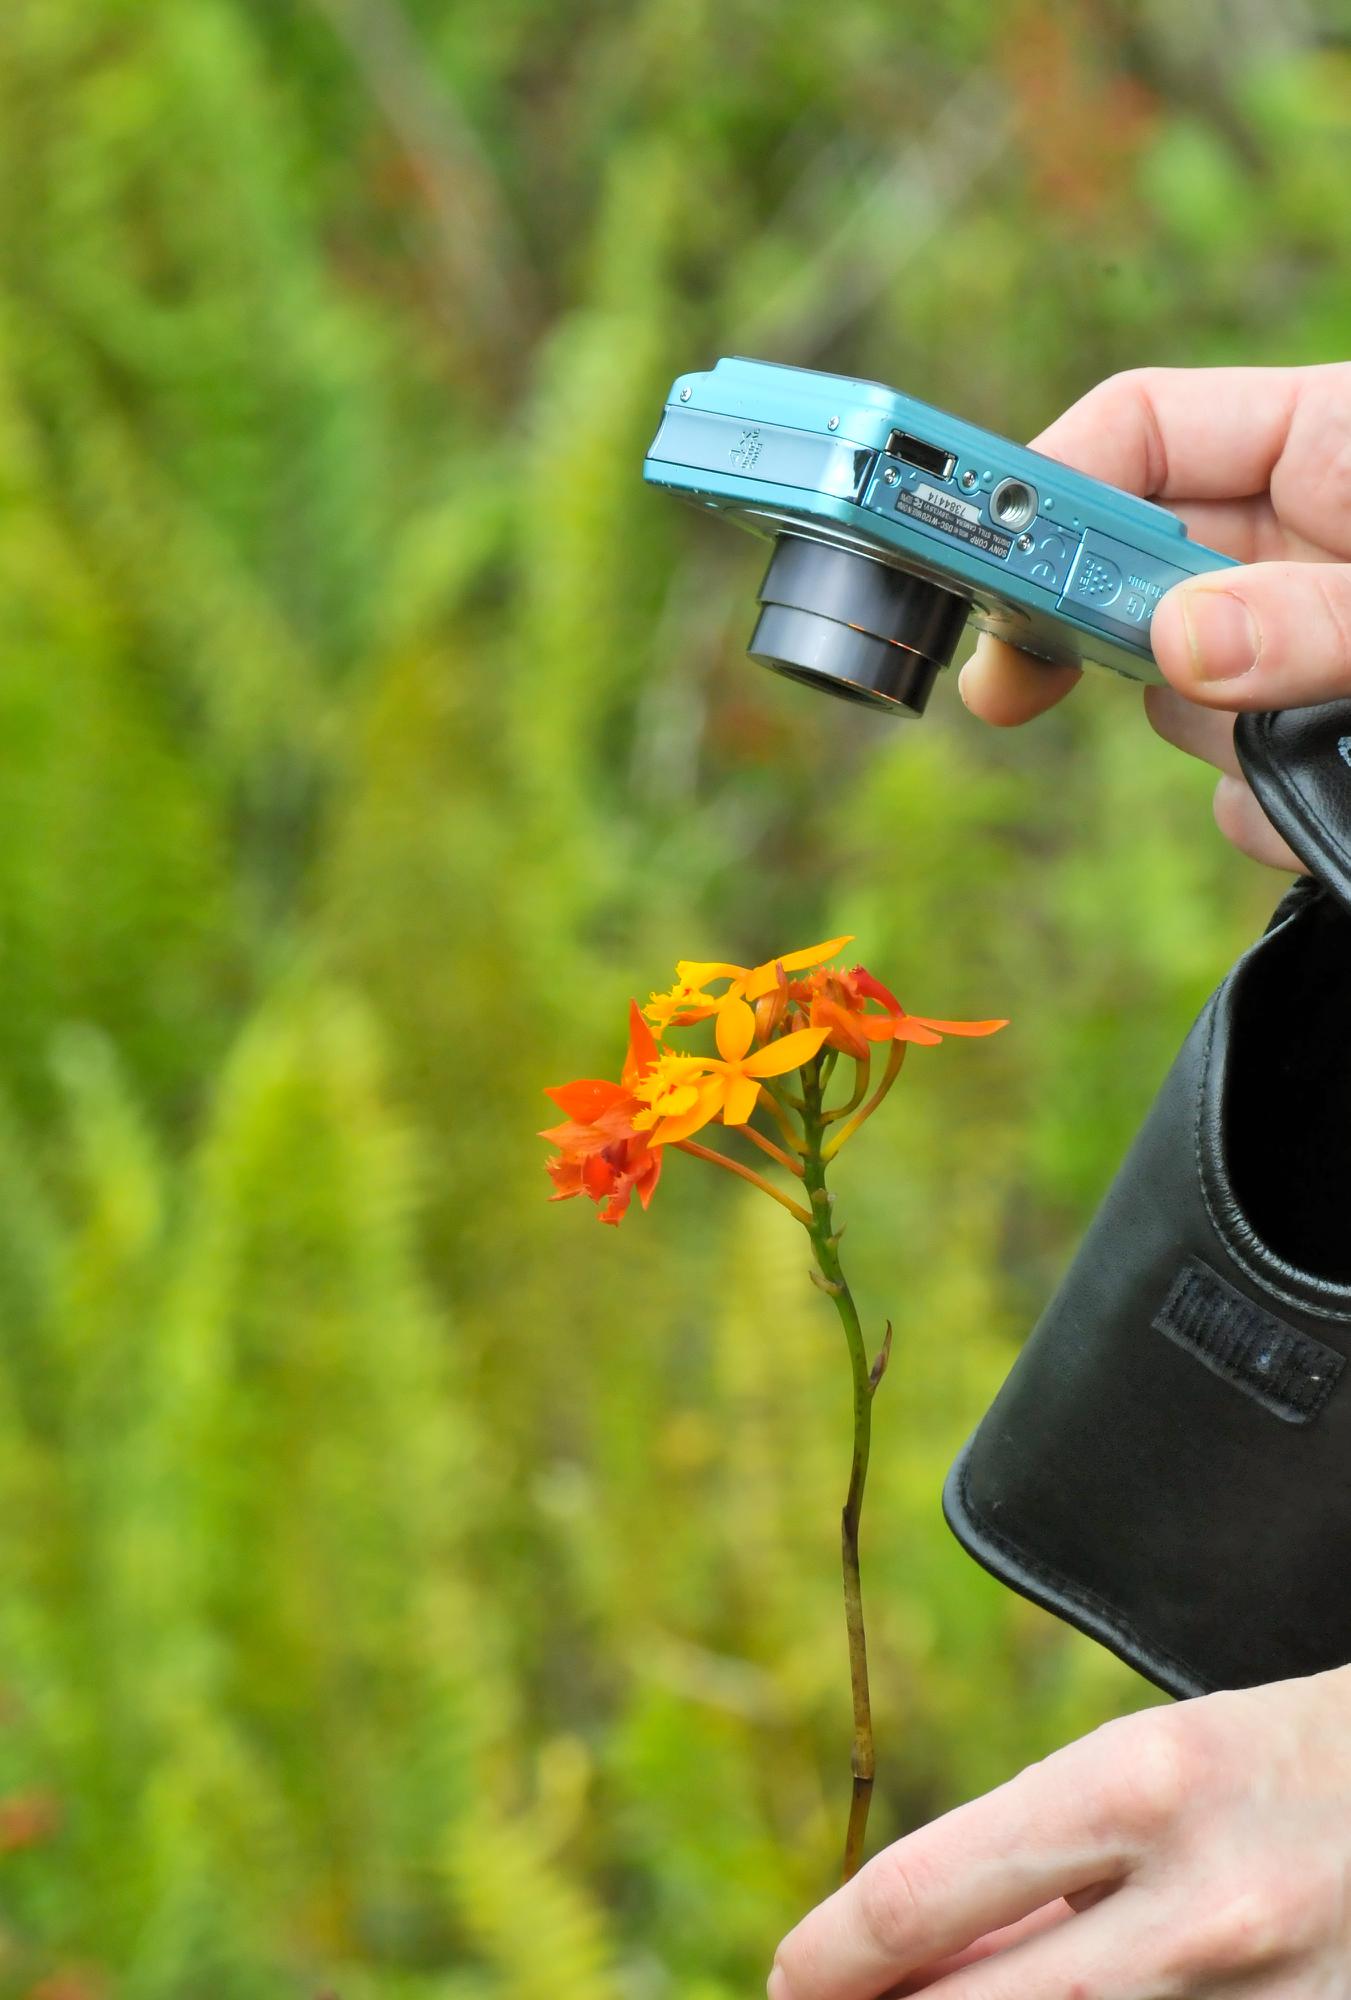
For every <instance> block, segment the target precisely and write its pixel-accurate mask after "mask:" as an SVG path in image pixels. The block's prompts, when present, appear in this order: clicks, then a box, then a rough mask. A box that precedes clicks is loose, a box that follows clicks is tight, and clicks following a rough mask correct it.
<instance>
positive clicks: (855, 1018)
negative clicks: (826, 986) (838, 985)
mask: <svg viewBox="0 0 1351 2000" xmlns="http://www.w3.org/2000/svg"><path fill="white" fill-rule="evenodd" d="M811 1024H812V1026H813V1027H814V1028H824V1029H825V1031H826V1040H827V1041H828V1042H829V1043H830V1045H831V1047H832V1048H837V1049H839V1050H840V1051H841V1053H842V1054H844V1055H847V1056H853V1058H854V1059H855V1061H856V1062H864V1061H866V1059H867V1056H868V1039H867V1036H866V1035H865V1033H864V1024H863V1021H862V1019H861V1018H860V1016H859V1015H858V1014H857V1013H853V1014H851V1013H850V1012H849V1010H848V1008H847V1007H841V1006H840V1005H839V1004H838V1003H837V1002H836V1001H834V1000H827V999H826V998H825V996H824V995H823V994H820V993H818V994H817V995H816V997H815V999H814V1000H813V1001H812V1014H811Z"/></svg>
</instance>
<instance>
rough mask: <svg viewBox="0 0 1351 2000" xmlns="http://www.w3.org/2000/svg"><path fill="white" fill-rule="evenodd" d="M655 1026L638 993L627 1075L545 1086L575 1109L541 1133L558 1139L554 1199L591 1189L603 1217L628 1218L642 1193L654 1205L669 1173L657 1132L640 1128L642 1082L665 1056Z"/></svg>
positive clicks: (552, 1165)
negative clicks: (612, 1079) (663, 1166)
mask: <svg viewBox="0 0 1351 2000" xmlns="http://www.w3.org/2000/svg"><path fill="white" fill-rule="evenodd" d="M659 1053H660V1052H659V1050H658V1048H657V1043H656V1039H655V1037H654V1036H653V1033H652V1030H651V1029H650V1028H649V1027H648V1025H647V1022H646V1021H645V1020H644V1019H643V1017H642V1014H641V1013H640V1011H639V1008H638V1003H637V1001H636V1000H634V1001H630V1002H629V1046H628V1053H627V1055H626V1056H625V1058H624V1068H623V1071H622V1073H621V1080H620V1081H619V1082H618V1083H611V1082H610V1081H609V1079H608V1078H605V1077H579V1078H578V1079H577V1080H576V1081H575V1082H573V1083H563V1084H559V1085H557V1086H556V1087H555V1088H554V1089H552V1090H548V1091H546V1092H545V1095H546V1096H547V1097H551V1098H552V1099H553V1101H554V1103H555V1104H556V1105H557V1106H558V1108H559V1110H560V1111H563V1112H565V1113H566V1114H567V1121H566V1123H565V1124H562V1125H551V1126H549V1127H548V1129H547V1130H546V1131H543V1132H541V1134H540V1137H541V1138H542V1139H547V1140H548V1141H549V1142H550V1144H551V1145H554V1146H557V1147H558V1153H557V1155H556V1157H555V1158H553V1159H551V1160H547V1161H546V1162H545V1165H546V1167H547V1169H548V1172H549V1176H550V1179H551V1180H552V1181H553V1184H554V1192H553V1194H552V1195H551V1196H550V1200H552V1201H569V1200H571V1198H572V1197H573V1196H574V1195H579V1194H585V1195H589V1196H590V1198H591V1200H592V1201H594V1202H595V1203H596V1204H597V1205H598V1206H599V1205H600V1204H601V1203H604V1204H605V1205H604V1207H603V1208H602V1210H601V1216H600V1220H601V1221H602V1222H613V1223H618V1222H621V1221H622V1220H623V1217H624V1214H625V1212H626V1210H627V1208H628V1205H629V1201H630V1198H631V1197H632V1196H633V1195H634V1194H636V1195H637V1196H638V1199H639V1201H640V1202H641V1203H642V1205H643V1207H644V1208H646V1207H647V1206H648V1204H649V1203H650V1201H651V1200H652V1197H653V1195H654V1194H655V1193H656V1189H657V1182H658V1180H659V1179H660V1178H661V1154H660V1152H658V1151H656V1150H654V1148H653V1146H652V1141H651V1135H650V1134H649V1133H647V1132H644V1131H641V1130H639V1128H638V1126H637V1124H636V1123H635V1116H636V1114H638V1113H640V1112H641V1111H642V1110H643V1105H642V1102H641V1100H640V1099H639V1098H638V1097H636V1096H635V1095H634V1088H635V1086H636V1085H637V1084H638V1082H639V1080H640V1079H641V1078H642V1077H643V1076H645V1075H646V1074H647V1072H648V1071H649V1070H650V1069H651V1068H652V1065H653V1064H654V1063H655V1062H656V1061H657V1060H658V1057H659Z"/></svg>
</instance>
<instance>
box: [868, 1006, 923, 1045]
mask: <svg viewBox="0 0 1351 2000" xmlns="http://www.w3.org/2000/svg"><path fill="white" fill-rule="evenodd" d="M863 1032H864V1034H865V1035H866V1036H867V1037H868V1040H869V1041H870V1042H916V1043H918V1044H919V1046H920V1047H921V1048H924V1049H936V1048H937V1047H938V1044H939V1043H940V1042H941V1041H942V1039H943V1037H942V1036H941V1035H936V1034H935V1033H934V1031H933V1029H932V1028H931V1027H930V1026H929V1024H928V1022H927V1021H921V1020H920V1018H919V1016H918V1015H917V1014H888V1015H887V1017H886V1019H885V1021H879V1020H878V1019H877V1017H876V1016H875V1015H874V1016H873V1017H872V1019H870V1020H866V1021H865V1022H864V1023H863Z"/></svg>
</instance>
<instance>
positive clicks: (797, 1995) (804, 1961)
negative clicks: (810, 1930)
mask: <svg viewBox="0 0 1351 2000" xmlns="http://www.w3.org/2000/svg"><path fill="white" fill-rule="evenodd" d="M811 1991H812V1986H811V1950H810V1947H809V1945H808V1944H807V1943H806V1940H805V1939H804V1937H803V1936H802V1931H801V1927H800V1926H799V1928H798V1929H797V1930H795V1931H790V1932H789V1933H788V1936H787V1937H786V1938H784V1940H783V1942H782V1943H781V1944H780V1946H779V1948H778V1950H777V1951H776V1952H775V1954H774V1963H773V1965H772V1966H771V1967H770V1971H769V1979H768V1981H767V1983H766V1986H765V2000H808V1995H809V1994H810V1993H811Z"/></svg>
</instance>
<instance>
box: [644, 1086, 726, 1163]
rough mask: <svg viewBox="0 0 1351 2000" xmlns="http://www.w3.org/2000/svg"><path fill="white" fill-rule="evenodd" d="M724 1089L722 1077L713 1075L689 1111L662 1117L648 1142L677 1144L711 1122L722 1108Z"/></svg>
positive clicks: (660, 1144) (661, 1144) (662, 1144)
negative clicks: (675, 1116) (672, 1116)
mask: <svg viewBox="0 0 1351 2000" xmlns="http://www.w3.org/2000/svg"><path fill="white" fill-rule="evenodd" d="M724 1089H725V1086H724V1084H723V1080H722V1078H721V1077H711V1078H710V1079H709V1081H708V1082H707V1083H706V1084H705V1085H704V1087H703V1089H702V1090H701V1091H700V1092H699V1098H698V1102H697V1103H696V1104H694V1105H692V1106H691V1108H690V1109H689V1110H688V1111H683V1112H682V1113H681V1114H680V1116H679V1117H678V1118H662V1119H660V1120H659V1121H658V1123H657V1125H656V1127H655V1128H654V1130H653V1132H652V1135H651V1137H650V1138H649V1140H648V1142H647V1143H648V1145H649V1146H674V1145H677V1144H678V1143H679V1142H680V1140H682V1139H688V1138H689V1136H690V1134H691V1133H693V1132H697V1131H698V1130H699V1129H700V1127H701V1126H704V1125H707V1124H709V1123H710V1121H711V1120H712V1119H714V1118H716V1117H717V1115H718V1112H719V1110H720V1109H721V1108H722V1100H723V1093H724Z"/></svg>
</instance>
